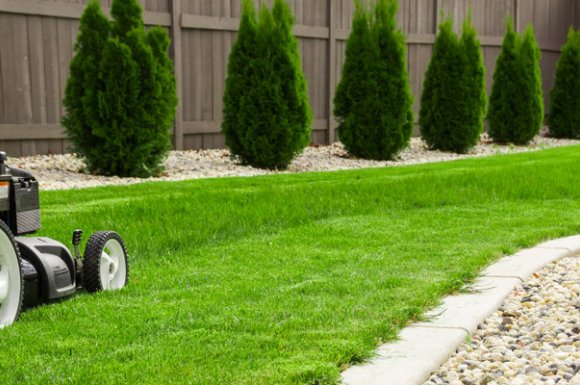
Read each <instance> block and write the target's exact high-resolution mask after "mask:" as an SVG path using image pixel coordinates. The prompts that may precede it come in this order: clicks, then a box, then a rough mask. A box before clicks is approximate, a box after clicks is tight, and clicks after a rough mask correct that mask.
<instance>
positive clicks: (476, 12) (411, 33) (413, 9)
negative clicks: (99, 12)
mask: <svg viewBox="0 0 580 385" xmlns="http://www.w3.org/2000/svg"><path fill="white" fill-rule="evenodd" d="M110 2H111V0H101V3H102V5H103V9H104V11H105V13H108V12H109V8H108V7H110ZM141 2H142V4H143V6H144V10H145V12H144V19H145V23H146V24H147V25H160V26H163V27H165V28H166V29H167V30H168V32H169V33H170V34H171V37H172V42H173V44H172V48H171V55H172V57H173V59H174V64H175V73H176V79H177V91H178V95H180V98H179V99H180V103H179V106H178V111H177V114H176V118H175V125H174V127H173V138H174V147H175V148H177V149H191V148H213V147H221V146H223V145H224V140H223V136H222V134H221V133H220V125H221V120H222V109H223V103H222V96H223V91H224V82H225V77H226V68H227V59H228V55H229V52H230V49H231V45H232V43H233V41H234V39H235V34H236V31H237V29H238V23H239V16H240V14H239V12H240V0H141ZM266 2H267V1H266ZM288 2H289V3H290V4H291V6H292V8H293V10H294V13H295V16H296V25H295V27H294V33H295V34H296V36H297V37H298V39H299V42H300V47H301V48H300V49H301V54H302V59H303V68H304V72H305V75H306V78H307V80H308V84H309V97H310V102H311V105H312V109H313V113H314V122H313V133H312V141H313V142H315V143H328V142H331V141H334V140H335V139H336V134H335V128H336V123H335V121H334V119H333V116H332V98H333V95H334V91H335V89H336V84H337V83H338V81H339V79H340V75H341V70H342V65H343V62H344V52H345V43H346V39H347V38H348V34H349V28H350V22H351V17H352V13H353V0H288ZM85 4H86V0H0V98H1V99H0V149H4V150H6V151H7V152H8V153H9V155H11V156H23V155H32V154H42V153H61V152H66V151H67V149H68V142H67V140H66V137H65V135H64V133H63V129H62V127H61V126H60V124H59V122H60V118H61V116H62V113H63V111H62V104H61V100H62V98H63V96H64V87H65V84H66V79H67V77H68V71H69V64H70V60H71V58H72V52H73V45H74V42H75V40H76V35H77V32H78V20H79V18H80V15H81V13H82V11H83V9H84V6H85ZM470 7H471V8H472V11H473V21H474V23H475V25H476V27H477V29H478V31H479V35H480V40H481V44H482V47H483V53H484V60H485V63H486V66H487V69H488V74H487V80H488V89H489V88H490V87H491V78H492V74H493V69H494V67H495V61H496V59H497V56H498V55H499V52H500V47H501V43H502V37H503V34H504V32H505V25H504V19H505V16H508V15H509V16H512V17H513V18H514V19H515V21H516V28H517V29H518V30H520V31H521V30H523V29H524V28H525V26H526V25H527V24H528V23H532V24H533V25H534V27H535V29H536V34H537V37H538V42H539V45H540V48H541V49H542V51H543V59H542V72H543V85H544V91H545V92H544V93H545V95H548V91H549V89H551V87H552V85H553V74H554V70H555V64H556V61H557V59H558V57H559V54H560V49H561V46H562V44H563V43H564V41H565V39H566V34H567V30H568V28H569V26H571V25H575V26H576V27H577V28H579V27H580V0H400V7H399V8H400V10H399V14H398V21H399V26H400V27H401V28H402V30H403V31H404V32H405V33H406V34H407V43H408V66H409V75H410V81H411V86H412V90H413V94H414V95H415V109H416V110H418V107H419V106H418V100H419V98H420V95H421V89H422V83H423V79H424V73H425V70H426V68H427V65H428V63H429V60H430V57H431V52H432V46H433V43H434V41H435V33H436V30H437V25H438V23H439V22H440V21H441V19H442V17H444V15H448V16H450V17H452V18H453V19H454V21H455V25H456V29H458V30H459V28H460V25H461V22H462V21H463V19H464V18H465V17H466V15H467V13H468V10H469V8H470Z"/></svg>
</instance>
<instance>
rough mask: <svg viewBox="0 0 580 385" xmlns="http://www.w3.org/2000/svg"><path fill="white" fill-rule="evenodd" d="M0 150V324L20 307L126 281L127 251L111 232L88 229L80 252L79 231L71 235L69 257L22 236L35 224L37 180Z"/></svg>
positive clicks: (53, 244) (56, 245)
mask: <svg viewBox="0 0 580 385" xmlns="http://www.w3.org/2000/svg"><path fill="white" fill-rule="evenodd" d="M6 159H7V158H6V153H4V152H0V328H2V327H5V326H8V325H10V324H12V323H13V322H14V321H16V320H17V319H18V316H19V314H20V312H21V310H23V309H26V308H30V307H34V306H37V305H39V304H43V303H48V302H52V301H57V300H61V299H63V298H66V297H69V296H71V295H73V294H74V293H75V292H77V291H78V290H81V289H83V290H86V291H87V292H89V293H92V292H97V291H101V290H115V289H120V288H122V287H124V286H125V285H126V284H127V278H128V272H129V270H128V264H127V251H126V249H125V244H124V242H123V240H122V239H121V237H120V236H119V235H118V234H117V233H115V232H113V231H97V232H95V233H93V234H92V235H91V236H90V238H89V240H88V242H87V244H86V247H85V253H84V257H81V255H80V252H79V245H80V243H81V238H82V234H83V232H82V231H81V230H75V231H74V232H73V236H72V244H73V247H74V256H73V254H72V253H71V252H70V251H69V250H68V248H67V247H66V246H64V245H63V244H62V243H60V242H57V241H55V240H53V239H50V238H46V237H23V236H22V235H27V234H32V233H34V232H36V231H37V230H39V229H40V201H39V194H38V181H37V180H36V179H35V178H34V177H33V176H32V175H31V174H30V173H29V172H27V171H24V170H20V169H17V168H15V167H9V166H8V165H7V164H6Z"/></svg>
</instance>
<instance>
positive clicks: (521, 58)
mask: <svg viewBox="0 0 580 385" xmlns="http://www.w3.org/2000/svg"><path fill="white" fill-rule="evenodd" d="M488 118H489V134H490V136H491V137H492V138H493V140H494V141H496V142H499V143H514V144H527V143H529V142H530V141H531V140H532V139H533V138H534V137H535V136H536V135H537V134H538V132H539V131H540V129H541V127H542V123H543V121H544V97H543V91H542V78H541V70H540V50H539V49H538V44H537V42H536V38H535V35H534V31H533V28H532V27H531V26H528V27H527V29H526V31H525V32H524V33H523V35H522V36H519V35H518V34H517V33H516V32H515V30H514V27H513V21H512V20H511V19H508V21H507V32H506V34H505V36H504V41H503V45H502V50H501V53H500V56H499V57H498V59H497V64H496V69H495V73H494V75H493V86H492V91H491V97H490V109H489V115H488Z"/></svg>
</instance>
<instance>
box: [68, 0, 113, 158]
mask: <svg viewBox="0 0 580 385" xmlns="http://www.w3.org/2000/svg"><path fill="white" fill-rule="evenodd" d="M110 30H111V25H110V23H109V20H108V19H107V17H106V16H105V15H104V14H103V13H102V11H101V6H100V4H99V1H98V0H91V1H90V2H89V4H88V5H87V7H86V9H85V11H84V12H83V14H82V16H81V20H80V25H79V34H78V38H77V41H76V43H75V48H74V50H75V55H74V57H73V59H72V61H71V64H70V76H69V79H68V82H67V85H66V89H65V97H64V100H63V105H64V108H65V110H66V113H65V115H64V117H63V119H62V125H63V126H64V127H65V129H66V134H67V136H68V138H69V140H70V141H71V143H72V146H73V151H74V152H76V153H78V154H80V155H82V156H84V157H85V158H86V159H87V162H88V163H89V168H90V169H92V168H93V167H92V166H93V165H92V160H93V157H91V156H90V155H88V153H89V152H90V151H91V150H92V149H93V148H95V149H100V148H102V146H103V144H104V140H102V139H101V138H99V137H98V136H95V135H93V133H92V130H93V127H98V126H101V125H102V121H101V116H100V113H99V104H100V100H99V92H100V90H102V89H103V88H104V83H103V81H102V79H100V62H101V58H102V56H103V52H104V50H105V47H106V46H107V40H108V38H109V35H110Z"/></svg>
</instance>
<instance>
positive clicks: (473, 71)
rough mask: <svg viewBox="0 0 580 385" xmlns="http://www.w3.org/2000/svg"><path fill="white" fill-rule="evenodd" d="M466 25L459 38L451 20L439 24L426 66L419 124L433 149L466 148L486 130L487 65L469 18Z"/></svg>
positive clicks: (459, 150) (461, 149)
mask: <svg viewBox="0 0 580 385" xmlns="http://www.w3.org/2000/svg"><path fill="white" fill-rule="evenodd" d="M463 28H464V32H463V36H462V38H461V39H459V38H458V37H457V35H456V34H455V32H454V31H453V22H452V21H451V20H446V21H444V22H443V23H442V24H441V25H440V26H439V33H438V34H437V37H436V40H435V45H434V47H433V56H432V57H431V61H430V63H429V66H428V68H427V73H426V76H425V82H424V84H423V94H422V96H421V110H420V113H419V124H420V125H421V135H422V137H423V140H424V141H425V142H426V143H427V145H428V146H429V148H430V149H434V150H441V151H452V152H457V153H464V152H467V151H468V150H469V149H470V148H472V147H473V146H474V145H476V144H477V143H478V142H479V138H480V135H481V132H482V131H483V117H484V114H485V108H486V98H485V68H484V66H483V59H482V56H481V48H480V46H479V41H478V40H477V35H476V31H475V28H474V27H473V26H472V25H471V21H470V19H468V21H467V22H466V23H465V24H464V26H463Z"/></svg>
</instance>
